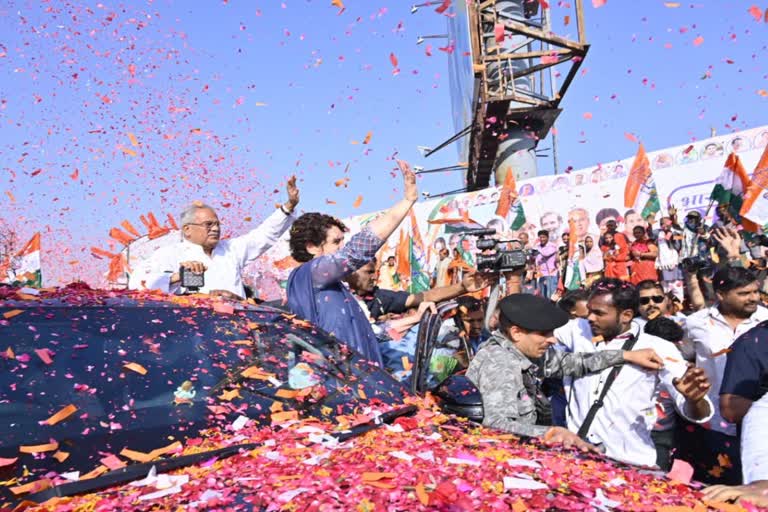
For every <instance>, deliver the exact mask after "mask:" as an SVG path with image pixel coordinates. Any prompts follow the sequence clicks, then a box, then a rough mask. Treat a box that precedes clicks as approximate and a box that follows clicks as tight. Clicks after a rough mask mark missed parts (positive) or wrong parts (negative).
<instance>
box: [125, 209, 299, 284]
mask: <svg viewBox="0 0 768 512" xmlns="http://www.w3.org/2000/svg"><path fill="white" fill-rule="evenodd" d="M294 220H295V217H293V216H292V215H286V214H285V213H283V211H282V210H280V209H278V210H276V211H275V212H274V213H273V214H272V215H270V216H269V217H267V218H266V219H265V220H264V222H262V223H261V224H260V225H259V226H258V227H256V228H255V229H253V230H252V231H250V232H248V233H246V234H245V235H242V236H239V237H236V238H230V239H227V240H220V241H219V243H218V244H216V247H215V248H214V249H213V252H212V253H211V255H210V256H208V255H207V254H205V251H203V247H202V246H200V245H197V244H193V243H191V242H189V241H187V240H182V241H180V242H179V243H178V244H175V245H170V246H167V247H163V248H161V249H158V250H157V251H156V252H155V253H154V254H153V255H152V256H151V257H150V258H149V259H147V260H145V261H144V262H142V263H141V264H140V265H139V267H138V268H137V269H136V270H135V271H134V272H132V273H131V277H130V281H129V287H130V289H131V290H160V291H162V292H166V293H176V292H177V291H179V286H178V284H176V285H171V283H170V281H171V274H173V273H174V272H178V271H179V265H180V264H181V262H183V261H199V262H202V263H203V264H204V265H205V266H206V267H207V270H206V271H205V286H204V287H202V288H201V289H200V290H199V291H200V292H201V293H208V292H210V291H211V290H227V291H230V292H232V293H234V294H237V295H239V296H241V297H244V296H245V288H244V286H243V279H242V271H243V269H244V268H245V266H246V265H247V264H248V263H251V262H252V261H254V260H255V259H256V258H258V257H259V256H261V255H262V254H264V252H265V251H267V249H269V248H270V247H272V246H273V245H274V244H275V242H277V240H278V239H279V238H280V237H281V236H282V234H283V233H285V231H286V230H287V229H288V228H289V227H291V225H292V224H293V222H294Z"/></svg>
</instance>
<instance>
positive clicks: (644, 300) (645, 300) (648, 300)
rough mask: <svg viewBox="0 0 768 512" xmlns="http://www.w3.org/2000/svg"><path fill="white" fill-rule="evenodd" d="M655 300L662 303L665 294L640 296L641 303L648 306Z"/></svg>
mask: <svg viewBox="0 0 768 512" xmlns="http://www.w3.org/2000/svg"><path fill="white" fill-rule="evenodd" d="M651 301H653V303H654V304H661V303H662V302H664V296H663V295H652V296H650V297H640V304H641V305H643V306H646V305H648V304H650V303H651Z"/></svg>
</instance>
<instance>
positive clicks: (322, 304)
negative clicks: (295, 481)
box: [131, 162, 768, 503]
mask: <svg viewBox="0 0 768 512" xmlns="http://www.w3.org/2000/svg"><path fill="white" fill-rule="evenodd" d="M398 165H399V167H400V169H401V171H402V175H403V183H404V196H403V198H402V199H401V200H400V201H398V202H397V203H396V204H394V205H393V206H392V207H391V208H390V209H389V210H387V211H386V212H384V213H383V214H381V215H380V216H378V217H377V218H375V219H374V220H372V221H371V222H370V223H369V224H367V225H366V226H365V227H364V228H363V229H362V231H360V232H358V233H356V234H354V235H353V236H351V237H349V239H348V240H346V242H345V234H346V232H347V231H348V228H347V227H346V226H345V224H344V223H343V222H342V221H340V220H339V219H337V218H335V217H332V216H329V215H326V214H322V213H305V214H303V215H301V216H300V217H298V218H296V217H295V216H294V214H293V212H294V210H295V208H296V206H297V204H298V202H299V193H298V189H297V188H296V183H295V180H293V179H292V180H290V181H289V182H288V201H287V202H286V203H285V204H284V205H282V206H280V208H279V209H278V210H277V211H276V212H275V213H274V214H272V216H270V217H268V218H267V220H266V221H265V222H264V223H263V224H262V225H261V226H259V227H258V228H256V229H255V230H253V231H252V232H250V233H248V234H246V235H243V236H241V237H238V238H234V239H231V240H224V241H222V240H219V238H220V224H219V220H218V217H217V216H216V213H215V211H214V210H213V208H211V207H209V206H206V205H203V204H200V203H197V204H193V205H191V206H190V207H189V208H188V209H187V210H185V211H184V214H183V215H182V217H181V221H182V235H183V240H181V241H180V242H179V244H178V247H170V248H166V249H163V250H161V251H158V253H157V254H155V255H153V256H152V257H151V258H149V259H148V260H147V261H146V262H144V264H143V265H142V267H141V268H139V269H136V271H135V272H134V273H133V274H132V276H131V287H132V288H137V289H139V288H152V289H160V290H162V291H164V292H167V293H181V292H183V291H184V289H183V283H182V282H181V281H182V280H181V276H180V269H186V270H189V271H193V272H196V273H203V274H204V275H205V284H204V285H203V286H202V287H201V288H200V291H202V292H205V293H211V294H213V295H222V296H224V297H227V298H242V297H244V296H245V295H246V290H245V289H244V286H243V280H242V277H243V276H242V272H243V269H244V268H245V266H246V265H247V264H248V263H249V262H250V261H253V260H254V259H255V258H257V257H258V256H259V255H261V254H262V253H263V252H264V251H265V250H266V249H267V248H268V247H269V246H270V245H272V244H274V243H275V242H276V241H277V239H278V238H279V237H280V236H281V235H282V234H283V233H284V232H285V231H288V233H289V246H290V251H291V256H292V257H293V259H294V260H295V261H296V262H297V264H298V265H297V267H296V268H294V269H293V271H292V272H291V274H290V276H289V278H288V282H287V288H286V294H287V301H286V307H287V308H288V309H289V310H290V311H291V312H292V313H293V314H295V315H297V316H298V317H300V318H302V319H304V320H307V321H309V322H311V323H313V324H314V325H316V326H318V327H319V328H321V329H323V330H324V331H326V332H328V333H330V334H332V335H333V336H335V337H336V338H337V339H338V340H339V342H340V343H342V344H345V345H346V346H348V347H350V348H352V349H354V350H356V351H357V352H359V353H360V354H361V355H362V356H363V357H365V358H366V359H368V360H369V361H371V362H373V363H374V364H377V365H379V366H381V367H383V368H385V369H386V370H387V371H389V372H390V373H391V374H392V375H393V376H394V377H395V378H398V379H400V380H407V379H408V378H409V376H410V369H411V366H412V364H413V358H414V354H415V350H416V333H417V331H418V329H417V324H418V323H419V320H420V319H421V317H422V315H423V314H424V313H425V312H426V311H432V312H436V308H435V305H436V304H437V303H441V302H444V301H447V300H452V299H455V300H456V301H457V307H456V309H455V310H454V313H455V315H454V317H453V318H451V319H446V321H445V322H444V324H443V326H442V327H441V332H440V334H439V343H438V346H437V347H436V348H435V350H434V351H433V353H432V359H431V361H430V362H429V373H430V379H432V382H433V383H439V382H441V381H442V380H444V379H446V378H448V377H449V376H451V375H462V374H463V375H464V376H465V377H466V378H467V379H469V381H470V382H471V383H473V384H474V385H475V386H476V388H477V390H478V391H479V393H480V395H481V397H482V402H483V408H484V420H483V423H484V424H485V425H486V426H488V427H492V428H497V429H501V430H505V431H508V432H510V433H512V434H516V435H520V436H526V437H541V438H542V439H543V440H544V441H546V442H553V443H563V444H565V445H568V446H574V447H578V448H580V449H583V450H590V451H595V452H600V453H604V454H606V455H607V456H609V457H612V458H614V459H617V460H620V461H624V462H628V463H631V464H636V465H641V466H648V467H656V468H660V469H662V470H670V469H671V468H673V467H674V466H675V465H679V464H681V463H683V462H682V461H685V462H687V463H688V464H690V465H691V466H692V467H693V468H694V470H695V478H696V479H698V480H700V481H703V482H707V483H710V484H713V486H712V487H710V488H709V489H708V490H707V491H706V492H707V493H708V495H709V496H710V497H712V498H717V499H728V500H733V499H748V500H752V501H754V502H763V503H768V499H766V496H765V495H764V493H766V492H768V449H767V448H768V445H766V443H764V441H761V440H762V439H763V438H762V434H761V432H762V430H763V428H765V425H767V424H768V394H766V391H768V323H765V321H766V320H768V309H766V308H765V307H763V299H764V298H765V294H763V293H762V290H763V288H762V285H763V283H764V282H765V260H764V259H763V250H764V248H763V245H761V242H762V239H761V237H759V236H753V237H751V236H750V235H748V234H746V233H744V232H743V231H742V230H740V229H739V225H738V223H737V222H736V220H735V219H734V218H733V217H732V216H730V215H729V212H728V207H727V205H723V207H718V209H717V218H718V219H719V220H718V222H717V223H716V224H715V226H714V227H712V228H709V229H708V228H706V227H705V226H704V224H703V221H702V220H703V219H702V215H701V214H700V213H699V212H696V211H693V212H691V213H689V214H687V215H686V217H685V219H684V220H683V222H682V224H680V223H679V222H678V219H677V218H676V212H675V211H674V209H671V210H670V211H669V215H668V216H665V217H662V218H661V219H659V221H658V222H656V220H655V219H654V218H653V216H650V217H648V218H646V219H641V220H642V222H637V223H636V225H634V226H632V228H631V233H632V236H631V238H630V237H629V236H628V235H627V233H626V228H625V229H624V230H623V231H619V230H618V225H619V222H622V221H625V222H624V224H625V225H626V219H622V217H621V216H619V214H618V212H613V213H612V212H609V213H610V214H611V215H606V216H605V218H604V219H601V220H602V221H604V222H598V224H599V225H600V234H599V235H597V234H595V235H591V234H589V233H581V232H579V233H574V234H573V236H576V237H578V240H577V244H576V247H577V250H578V251H579V256H578V257H577V258H574V257H573V256H574V255H573V245H572V244H571V243H570V242H571V240H570V236H571V234H570V233H568V232H565V233H562V236H561V238H560V240H556V239H553V238H552V237H551V232H550V231H548V230H546V229H543V230H541V231H540V232H539V233H538V237H537V238H536V239H535V240H527V239H526V238H527V237H522V236H521V237H520V239H521V242H522V244H523V246H524V247H523V250H524V251H525V254H526V258H525V261H526V264H525V266H521V267H519V268H515V269H505V270H504V271H503V272H501V273H480V272H477V270H476V269H474V268H473V267H472V264H471V263H469V262H467V261H464V260H463V258H462V255H461V253H460V252H458V251H455V252H454V254H453V255H451V254H450V252H449V251H448V249H447V248H441V250H440V253H439V254H438V258H436V261H435V262H434V265H433V269H432V273H431V283H430V284H431V288H430V289H428V290H424V291H420V292H418V293H411V292H410V291H409V289H408V288H407V287H406V288H404V287H403V286H402V284H401V283H402V282H403V281H404V280H403V279H401V278H403V277H405V278H406V279H405V281H407V277H410V276H399V275H398V273H397V258H396V256H394V255H393V256H389V255H386V257H385V258H383V261H381V260H377V255H379V256H380V251H381V248H382V246H383V245H384V243H385V241H386V240H387V239H388V238H389V237H390V235H392V234H393V233H394V232H395V230H396V229H398V227H399V226H400V224H401V223H402V221H403V220H404V219H405V217H406V216H407V215H408V213H409V211H410V210H411V208H412V207H413V205H414V203H415V202H416V201H417V199H418V191H417V186H416V177H415V175H414V173H413V171H412V170H411V168H410V166H409V165H408V164H407V163H405V162H398ZM574 225H575V223H574ZM574 262H575V263H576V264H577V265H579V267H580V268H579V272H578V275H580V276H581V278H580V279H579V280H578V281H577V282H575V284H574V281H572V280H571V281H569V282H566V280H565V275H566V273H567V272H566V270H567V268H568V266H569V265H573V264H574ZM495 283H501V286H494V284H495ZM490 290H493V291H492V292H491V291H490Z"/></svg>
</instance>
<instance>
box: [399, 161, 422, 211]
mask: <svg viewBox="0 0 768 512" xmlns="http://www.w3.org/2000/svg"><path fill="white" fill-rule="evenodd" d="M397 166H398V167H399V168H400V172H402V173H403V182H404V185H405V189H404V194H403V195H404V197H405V199H407V200H408V201H411V202H412V203H415V202H416V201H417V200H418V199H419V189H418V187H417V186H416V175H415V174H414V173H413V169H411V164H409V163H408V162H406V161H405V160H398V161H397Z"/></svg>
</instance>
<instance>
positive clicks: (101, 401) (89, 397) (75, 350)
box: [0, 290, 412, 503]
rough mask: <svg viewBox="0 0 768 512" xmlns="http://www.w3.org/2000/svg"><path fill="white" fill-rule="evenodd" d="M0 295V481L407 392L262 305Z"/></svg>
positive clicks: (395, 398) (6, 498) (97, 295)
mask: <svg viewBox="0 0 768 512" xmlns="http://www.w3.org/2000/svg"><path fill="white" fill-rule="evenodd" d="M6 295H10V298H9V299H6V300H2V301H0V340H2V341H1V342H0V343H2V347H0V351H2V352H0V353H1V354H2V357H0V460H2V461H3V462H2V467H0V481H6V482H8V481H12V479H13V478H15V477H19V476H21V475H23V474H25V475H26V476H27V478H26V479H25V480H30V479H32V480H34V477H35V476H37V477H43V476H44V475H45V473H46V472H47V471H49V470H50V469H52V468H54V469H55V470H56V471H57V472H58V473H69V472H75V471H77V472H79V474H80V476H81V477H82V476H83V475H85V474H86V473H88V472H91V470H92V469H93V468H96V471H97V472H99V471H101V472H102V473H103V472H106V470H107V469H115V465H116V464H117V463H116V462H115V458H116V456H118V455H120V454H121V453H123V454H124V455H125V454H129V455H130V454H135V453H139V454H141V453H144V454H146V453H150V452H152V451H153V450H158V449H163V447H168V446H169V445H170V446H173V443H174V442H175V441H182V442H183V441H185V440H188V439H191V438H195V437H196V436H198V435H199V432H200V431H201V429H205V428H209V427H211V426H212V425H230V424H232V423H233V422H234V421H235V420H237V419H238V418H240V417H242V418H243V419H242V421H255V422H258V423H260V424H264V425H270V424H271V423H272V421H273V419H274V417H275V416H279V417H281V418H284V417H286V416H287V417H290V415H292V414H297V418H299V417H315V418H319V419H321V420H332V419H334V418H336V417H337V416H340V415H346V414H353V413H355V412H356V411H359V410H360V409H361V407H363V406H365V405H367V404H376V403H386V404H401V403H402V399H403V397H404V396H405V394H407V391H406V389H404V388H403V387H402V386H401V385H400V384H399V383H398V382H397V381H395V380H394V379H392V378H391V377H390V376H389V375H388V374H387V373H386V372H384V371H383V370H381V369H379V368H378V367H376V366H374V365H372V364H370V363H368V362H367V361H365V360H363V359H361V357H360V356H359V355H358V354H357V353H355V352H353V351H350V350H348V349H347V348H346V347H344V346H343V345H341V344H339V343H337V342H336V341H335V340H334V339H333V338H331V337H329V336H328V335H327V334H325V333H324V332H321V331H320V330H318V329H317V328H315V327H314V326H312V325H310V324H308V323H306V322H303V321H299V320H296V319H294V318H292V317H291V316H290V315H287V314H286V313H285V312H283V311H279V310H277V309H273V308H269V307H263V306H255V305H248V304H245V303H237V304H232V303H225V302H210V301H208V300H205V299H196V298H190V297H177V298H173V297H165V298H159V297H157V298H156V297H152V296H140V295H131V294H124V293H108V292H95V291H83V290H69V291H65V292H60V293H57V294H55V295H53V296H49V295H46V294H43V295H41V296H40V297H36V298H29V297H27V298H26V300H18V297H17V296H16V295H14V294H13V293H10V294H9V293H6ZM235 398H237V400H236V405H235V402H233V399H235ZM411 409H412V408H408V409H407V410H405V412H411ZM363 430H364V429H363ZM347 435H349V433H347ZM170 450H172V448H170ZM123 458H125V457H123ZM129 458H130V456H129ZM100 468H101V469H100ZM88 476H94V475H93V474H90V475H88ZM11 488H12V486H7V485H6V486H0V503H2V502H6V503H7V502H11V501H14V500H16V499H18V498H19V496H17V495H15V493H13V492H10V489H11ZM16 490H17V491H18V489H16ZM27 490H29V491H35V490H36V489H23V491H27ZM19 494H20V495H24V494H26V493H25V492H21V493H19ZM31 494H32V495H33V498H34V492H31Z"/></svg>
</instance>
